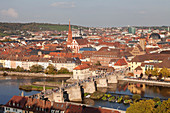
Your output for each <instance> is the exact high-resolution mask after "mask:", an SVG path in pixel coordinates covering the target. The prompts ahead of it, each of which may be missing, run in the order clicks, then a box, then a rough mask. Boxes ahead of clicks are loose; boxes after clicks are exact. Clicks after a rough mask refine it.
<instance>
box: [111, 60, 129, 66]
mask: <svg viewBox="0 0 170 113" xmlns="http://www.w3.org/2000/svg"><path fill="white" fill-rule="evenodd" d="M127 64H128V63H127V61H126V60H125V58H122V59H119V60H118V61H117V62H116V63H115V64H114V65H115V66H123V65H127Z"/></svg>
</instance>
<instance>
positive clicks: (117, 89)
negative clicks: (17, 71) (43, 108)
mask: <svg viewBox="0 0 170 113" xmlns="http://www.w3.org/2000/svg"><path fill="white" fill-rule="evenodd" d="M65 79H66V78H65ZM61 80H62V78H58V79H53V78H49V79H46V78H30V77H24V78H23V77H22V78H20V77H12V78H11V77H3V78H1V80H0V104H6V103H7V102H8V101H9V99H10V98H12V96H14V95H20V93H21V92H22V91H21V90H19V85H23V84H30V83H33V82H37V81H61ZM98 90H99V91H102V92H105V93H111V94H112V95H130V96H131V95H133V94H140V95H141V97H142V98H154V97H159V98H161V99H167V98H170V88H168V87H160V86H148V85H145V84H134V83H127V82H119V83H117V84H109V88H98ZM36 93H38V91H31V92H25V91H24V95H25V96H29V95H33V94H36ZM94 106H102V107H109V108H115V109H121V110H126V108H127V107H129V105H124V104H122V103H121V104H118V103H113V102H108V101H102V100H95V101H94Z"/></svg>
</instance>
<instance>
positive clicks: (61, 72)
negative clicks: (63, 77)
mask: <svg viewBox="0 0 170 113" xmlns="http://www.w3.org/2000/svg"><path fill="white" fill-rule="evenodd" d="M57 73H58V74H68V73H70V72H69V70H68V69H67V68H63V67H62V68H61V69H60V70H58V72H57Z"/></svg>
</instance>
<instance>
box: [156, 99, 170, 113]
mask: <svg viewBox="0 0 170 113" xmlns="http://www.w3.org/2000/svg"><path fill="white" fill-rule="evenodd" d="M154 113H170V98H169V99H168V100H164V101H163V102H162V104H161V105H158V107H157V108H155V109H154Z"/></svg>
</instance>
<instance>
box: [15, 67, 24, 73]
mask: <svg viewBox="0 0 170 113" xmlns="http://www.w3.org/2000/svg"><path fill="white" fill-rule="evenodd" d="M16 71H17V72H23V71H24V68H23V67H20V66H17V68H16Z"/></svg>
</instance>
